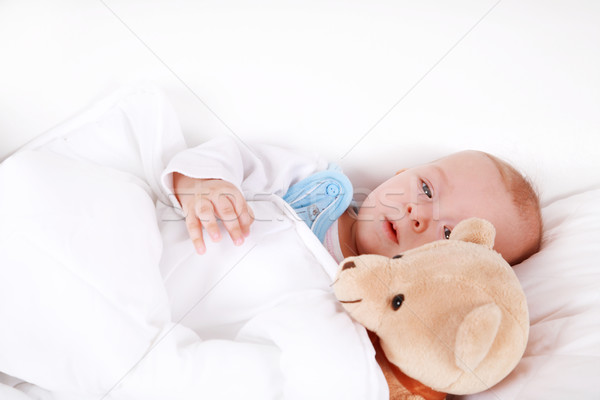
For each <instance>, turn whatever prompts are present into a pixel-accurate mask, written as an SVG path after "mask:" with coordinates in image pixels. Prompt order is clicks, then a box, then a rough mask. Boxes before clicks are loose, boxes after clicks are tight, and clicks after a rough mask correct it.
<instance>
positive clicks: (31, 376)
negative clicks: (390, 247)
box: [0, 89, 387, 400]
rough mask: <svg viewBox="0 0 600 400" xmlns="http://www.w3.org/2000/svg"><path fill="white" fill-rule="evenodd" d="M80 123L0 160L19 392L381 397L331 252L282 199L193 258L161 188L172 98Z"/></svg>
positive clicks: (117, 105) (2, 303)
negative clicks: (337, 290)
mask: <svg viewBox="0 0 600 400" xmlns="http://www.w3.org/2000/svg"><path fill="white" fill-rule="evenodd" d="M89 113H95V114H97V115H98V118H97V119H96V120H95V121H93V122H89V120H90V118H89ZM82 121H86V123H84V124H83V125H81V126H78V124H77V120H75V122H73V123H71V124H70V125H67V126H66V127H62V128H59V129H57V130H55V131H54V132H53V133H51V134H50V135H47V136H46V138H45V139H43V140H42V141H41V142H38V143H36V144H34V145H32V146H29V148H28V149H26V150H24V151H21V152H20V153H18V154H16V155H14V156H13V157H11V158H9V159H8V160H6V161H5V162H4V163H3V164H2V165H0V193H1V196H0V221H2V225H1V226H0V323H1V324H2V325H3V329H1V330H0V346H1V348H2V351H1V352H0V371H2V372H4V373H6V374H8V375H11V376H13V377H17V378H19V379H21V380H23V381H24V383H23V384H21V385H19V386H17V387H18V388H19V389H21V391H22V392H19V395H20V394H21V393H27V394H28V395H29V396H31V397H32V398H38V399H61V400H62V399H85V398H94V399H99V398H102V399H144V400H146V399H167V398H168V399H220V398H223V399H227V398H231V399H238V398H245V399H252V398H255V399H269V398H286V399H307V398H311V399H317V398H323V399H335V398H344V399H379V398H381V399H383V398H386V397H387V386H386V384H385V380H384V378H383V375H382V374H381V372H380V370H379V368H378V366H377V364H376V362H375V360H374V352H373V349H372V347H371V345H370V342H369V340H368V337H367V335H366V332H365V330H364V329H363V328H362V327H360V326H359V325H357V324H355V323H354V322H352V321H351V320H350V318H349V317H348V316H347V315H346V314H345V313H344V312H343V311H342V310H341V308H340V307H339V305H338V304H337V302H336V301H335V299H334V297H333V295H332V292H331V290H330V287H329V285H330V284H331V277H332V276H333V273H334V271H335V269H336V265H335V263H334V262H333V259H332V258H331V257H330V256H329V255H328V253H327V252H326V251H325V250H324V248H323V247H322V246H321V244H320V243H319V241H318V240H317V239H316V237H314V235H312V233H311V232H310V231H309V230H308V228H307V227H306V226H305V225H304V224H303V223H302V222H300V221H298V220H296V219H295V218H294V217H293V212H292V211H291V210H290V209H289V207H288V206H287V205H286V204H285V203H284V202H283V201H282V200H281V199H280V198H279V197H277V196H270V197H265V198H263V199H261V200H260V201H252V202H251V203H250V205H251V207H252V209H253V210H254V213H255V216H256V222H255V223H254V224H253V226H252V231H251V235H250V237H249V238H248V239H247V240H246V242H245V243H244V245H243V246H239V247H236V246H233V244H232V243H231V241H230V240H222V241H221V242H219V243H216V244H211V243H209V246H208V251H207V254H206V255H204V256H198V255H196V254H195V253H194V250H193V247H192V245H191V242H190V241H189V239H188V238H187V234H186V232H185V227H184V225H183V222H182V221H181V220H178V219H179V218H178V217H177V215H176V214H175V213H174V212H173V211H172V210H171V209H170V208H169V206H168V204H170V203H169V199H168V197H167V193H165V191H164V190H163V189H161V186H160V184H159V181H160V173H161V171H162V170H163V168H164V166H165V164H166V162H167V161H168V159H169V158H170V157H172V155H173V154H174V153H175V152H176V151H178V150H180V149H181V148H182V145H183V144H182V139H181V135H180V133H179V129H178V127H177V122H176V119H175V116H174V114H173V112H172V111H171V109H170V107H169V106H168V105H167V104H165V102H164V100H163V98H162V97H161V96H160V95H159V94H158V93H156V92H154V91H153V90H150V89H144V90H138V91H131V92H125V93H119V94H118V95H117V96H115V97H113V98H111V99H110V100H109V101H105V102H104V103H102V105H101V106H97V107H96V108H95V109H93V110H91V111H89V112H88V116H87V117H86V118H83V119H82ZM157 210H158V212H157ZM17 398H18V397H15V399H17Z"/></svg>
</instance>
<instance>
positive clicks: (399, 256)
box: [392, 254, 402, 260]
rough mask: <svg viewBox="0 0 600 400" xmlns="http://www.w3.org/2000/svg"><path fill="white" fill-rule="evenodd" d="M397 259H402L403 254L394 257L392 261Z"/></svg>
mask: <svg viewBox="0 0 600 400" xmlns="http://www.w3.org/2000/svg"><path fill="white" fill-rule="evenodd" d="M396 258H402V254H396V255H395V256H394V257H392V259H394V260H395V259H396Z"/></svg>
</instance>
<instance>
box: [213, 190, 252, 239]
mask: <svg viewBox="0 0 600 400" xmlns="http://www.w3.org/2000/svg"><path fill="white" fill-rule="evenodd" d="M216 211H217V215H218V216H219V218H220V219H221V221H222V222H223V225H224V226H225V229H227V232H229V236H231V240H233V243H234V244H236V245H238V246H239V245H241V244H242V243H244V235H245V234H244V231H243V228H242V226H241V225H240V219H239V217H240V215H239V214H238V211H237V210H236V208H235V206H234V200H233V199H232V198H230V197H229V196H226V195H221V196H219V198H218V199H217V205H216Z"/></svg>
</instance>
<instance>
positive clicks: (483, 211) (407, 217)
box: [173, 151, 542, 265]
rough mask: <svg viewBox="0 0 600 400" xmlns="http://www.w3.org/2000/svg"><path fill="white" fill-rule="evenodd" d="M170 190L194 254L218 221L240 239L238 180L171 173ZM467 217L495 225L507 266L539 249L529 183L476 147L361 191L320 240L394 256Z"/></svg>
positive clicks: (344, 249)
mask: <svg viewBox="0 0 600 400" xmlns="http://www.w3.org/2000/svg"><path fill="white" fill-rule="evenodd" d="M173 188H174V192H175V194H176V196H177V199H178V200H179V202H180V204H181V206H182V208H183V211H184V214H185V215H186V225H187V230H188V232H189V235H190V237H191V239H192V241H193V243H194V246H195V248H196V250H197V252H198V253H199V254H203V253H204V252H205V251H206V246H205V238H204V234H203V228H204V230H205V232H206V233H208V235H209V236H210V237H211V239H212V240H213V241H219V240H220V239H221V233H220V229H219V227H218V224H217V221H218V220H219V219H220V220H221V221H222V223H223V225H224V226H225V229H226V230H227V232H228V233H229V235H230V236H231V239H232V240H233V242H234V243H235V244H238V245H239V244H242V243H243V241H244V237H246V236H247V235H248V234H249V232H250V225H251V224H252V222H253V217H252V211H251V209H250V208H249V207H248V205H247V203H246V200H245V199H244V196H243V195H242V193H241V191H240V189H239V188H238V187H237V186H236V185H234V184H232V183H231V182H228V181H227V180H223V179H194V178H190V177H188V176H185V175H182V174H179V173H174V174H173ZM185 194H194V196H185ZM469 217H480V218H484V219H487V220H488V221H490V222H491V223H492V224H493V225H494V226H495V227H496V232H497V234H496V242H495V243H496V244H495V249H496V250H497V251H498V252H499V253H500V254H502V256H503V257H504V258H505V259H506V260H507V261H508V262H509V263H511V264H512V265H514V264H517V263H519V262H521V261H523V260H524V259H526V258H527V257H529V256H530V255H532V254H533V253H535V252H536V251H537V250H538V249H539V247H540V242H541V236H542V235H541V232H542V222H541V215H540V207H539V200H538V197H537V195H536V193H535V191H534V190H533V188H532V186H531V184H530V183H529V182H528V181H527V180H526V179H525V178H524V177H523V176H522V175H521V174H520V173H519V172H518V171H516V170H515V169H514V168H513V167H512V166H510V165H509V164H508V163H506V162H504V161H501V160H499V159H498V158H496V157H494V156H492V155H489V154H487V153H484V152H479V151H463V152H459V153H455V154H452V155H449V156H447V157H444V158H441V159H439V160H436V161H434V162H431V163H428V164H424V165H420V166H417V167H413V168H409V169H403V170H400V171H398V172H397V173H396V174H395V175H394V176H393V177H391V178H390V179H388V180H387V181H385V182H383V183H382V184H381V185H379V186H378V187H377V188H375V190H373V191H372V192H371V193H370V194H369V195H368V196H367V198H366V199H365V201H364V202H363V203H362V205H361V207H360V209H359V210H358V213H356V212H355V211H354V210H353V208H349V209H348V210H347V211H346V212H344V213H343V214H342V215H341V217H340V218H339V219H338V220H337V221H336V222H334V225H333V229H330V230H329V231H328V232H327V236H328V237H329V238H331V235H332V233H333V234H334V236H336V237H335V238H334V240H333V241H331V240H329V241H326V243H325V244H326V246H327V247H328V250H329V252H330V253H331V254H332V255H333V256H334V258H336V261H338V262H339V261H341V258H343V257H348V256H354V255H360V254H367V253H371V254H380V255H384V256H389V257H392V256H394V255H396V254H400V253H402V252H403V251H405V250H408V249H411V248H415V247H417V246H420V245H422V244H425V243H428V242H431V241H434V240H438V239H444V238H445V239H447V238H448V237H449V235H450V232H451V231H452V228H453V227H454V226H455V225H456V224H457V223H458V222H459V221H461V220H463V219H466V218H469ZM335 233H337V234H335ZM336 239H337V240H336ZM332 243H333V244H332ZM336 255H337V257H336Z"/></svg>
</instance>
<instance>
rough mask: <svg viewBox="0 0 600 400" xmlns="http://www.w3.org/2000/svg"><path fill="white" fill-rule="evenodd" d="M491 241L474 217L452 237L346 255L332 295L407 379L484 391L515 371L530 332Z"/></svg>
mask: <svg viewBox="0 0 600 400" xmlns="http://www.w3.org/2000/svg"><path fill="white" fill-rule="evenodd" d="M494 237H495V230H494V227H493V226H492V224H490V223H489V222H487V221H484V220H481V219H477V218H471V219H468V220H465V221H462V222H461V223H459V224H458V225H457V226H456V227H455V228H454V230H453V231H452V234H451V235H450V239H449V240H440V241H436V242H432V243H429V244H426V245H423V246H421V247H418V248H415V249H412V250H409V251H406V252H405V253H403V254H399V255H397V256H395V257H393V258H388V257H383V256H378V255H362V256H358V257H350V258H347V259H345V260H344V261H343V262H342V263H341V264H340V269H339V271H338V276H337V279H336V281H335V284H334V291H335V295H336V297H337V298H338V300H339V301H340V302H341V303H342V305H343V307H344V308H345V309H346V310H347V311H348V312H349V313H350V315H351V316H352V317H353V318H354V319H355V320H356V321H357V322H359V323H361V324H362V325H363V326H365V327H366V328H367V329H368V330H370V331H372V332H374V333H375V334H376V335H377V336H378V337H379V341H380V345H381V348H382V349H383V352H384V353H385V356H386V358H387V359H388V361H389V362H390V363H392V364H394V365H395V366H397V367H398V368H399V369H400V370H401V371H402V372H403V373H404V374H406V375H408V376H409V377H410V378H413V379H415V380H417V381H419V382H421V383H422V384H424V385H427V386H428V387H430V388H432V389H434V390H436V391H439V392H444V393H453V394H468V393H476V392H479V391H482V390H485V389H487V388H489V387H490V386H492V385H494V384H496V383H497V382H499V381H500V380H501V379H502V378H504V377H505V376H506V375H507V374H508V373H509V372H510V371H511V370H512V369H513V368H514V367H515V366H516V364H517V363H518V361H519V360H520V358H521V357H522V355H523V352H524V350H525V346H526V343H527V337H528V333H529V316H528V311H527V304H526V299H525V295H524V293H523V291H522V289H521V286H520V284H519V281H518V280H517V277H516V275H515V274H514V272H513V270H512V268H511V267H510V265H509V264H508V263H507V262H506V261H505V260H504V259H503V258H502V257H501V256H500V254H498V253H497V252H496V251H494V250H493V249H492V247H493V243H494Z"/></svg>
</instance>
